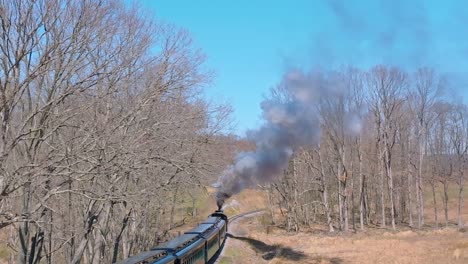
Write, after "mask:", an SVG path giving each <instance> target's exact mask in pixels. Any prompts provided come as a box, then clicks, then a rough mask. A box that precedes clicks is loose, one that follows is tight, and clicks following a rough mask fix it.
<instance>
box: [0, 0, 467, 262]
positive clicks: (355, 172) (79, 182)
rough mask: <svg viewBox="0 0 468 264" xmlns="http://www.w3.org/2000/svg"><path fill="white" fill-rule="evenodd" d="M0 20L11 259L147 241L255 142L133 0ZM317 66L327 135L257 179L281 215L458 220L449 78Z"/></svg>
mask: <svg viewBox="0 0 468 264" xmlns="http://www.w3.org/2000/svg"><path fill="white" fill-rule="evenodd" d="M0 27H1V29H0V54H1V56H0V119H1V125H0V170H1V172H0V242H1V243H0V258H2V259H3V260H6V261H10V262H19V263H31V264H35V263H93V264H96V263H111V262H114V261H116V260H120V259H123V258H126V257H128V256H129V255H133V254H135V253H137V252H140V251H142V250H145V249H148V248H150V247H151V246H154V245H155V244H157V243H158V242H160V241H162V240H164V239H165V238H166V236H167V233H168V231H170V230H171V229H172V228H173V227H174V225H176V220H175V219H176V214H177V213H180V212H179V211H177V210H175V208H176V206H177V205H178V204H179V203H181V200H180V199H178V197H185V198H186V199H185V200H188V201H191V203H192V204H193V206H192V207H191V211H189V212H185V214H186V215H190V216H191V217H193V216H194V215H195V214H196V207H197V206H196V205H195V204H196V201H197V199H198V197H199V196H200V193H203V192H204V190H205V188H206V186H208V185H209V184H210V183H213V182H214V181H215V180H216V179H217V177H218V175H220V174H221V173H222V171H223V170H224V169H225V168H226V167H227V166H228V164H230V162H231V161H232V159H233V157H234V153H235V150H236V149H245V148H246V145H248V144H247V143H246V142H245V141H243V140H239V139H237V138H236V137H233V136H229V135H225V133H226V131H229V129H228V128H229V127H230V126H231V119H230V113H231V109H230V107H229V105H224V104H215V103H212V102H208V101H206V100H204V99H202V96H201V94H202V92H203V89H204V88H205V87H206V86H207V85H209V84H210V82H211V79H212V74H211V72H210V71H208V70H206V67H205V66H204V64H203V62H204V56H203V54H202V53H201V51H199V50H197V49H196V48H194V47H193V45H192V43H191V38H190V35H189V34H188V33H187V32H186V31H184V30H182V29H178V28H176V27H174V26H172V25H170V24H166V23H164V22H162V21H154V20H151V19H148V18H146V17H145V16H144V15H142V12H141V10H140V9H138V8H128V7H126V6H125V5H124V4H123V3H121V2H119V1H110V0H102V1H93V0H84V1H67V0H54V1H49V0H36V1H22V0H0ZM214 70H216V69H214ZM310 74H312V75H314V76H315V77H314V78H318V79H319V80H320V83H321V84H323V85H325V86H332V87H339V90H340V91H341V92H340V93H339V94H337V95H336V96H333V97H330V98H327V99H326V100H322V101H321V102H320V104H318V105H317V106H316V110H317V111H318V112H319V116H320V120H319V123H317V126H320V128H321V134H320V143H319V144H317V145H314V146H303V147H302V148H300V149H296V150H295V152H294V155H293V159H291V161H290V163H289V168H288V170H287V171H285V173H284V174H285V175H284V177H282V178H281V180H279V181H277V182H274V183H271V184H269V185H266V186H259V188H263V189H264V190H265V191H266V192H267V194H268V197H269V202H270V203H271V206H270V208H272V210H271V215H272V220H273V221H274V222H275V224H278V225H279V224H284V226H285V227H286V229H287V230H289V231H295V232H297V231H299V230H300V229H301V228H302V227H305V226H307V225H310V224H312V223H322V224H324V225H326V226H327V227H328V228H329V230H330V231H334V230H336V229H339V230H342V231H348V230H351V229H356V230H359V229H365V228H366V227H367V226H371V225H372V226H375V225H378V226H382V227H388V228H393V229H397V228H398V227H399V226H401V225H406V226H407V225H410V226H413V227H416V228H421V227H424V226H426V225H427V224H428V223H430V225H431V226H434V227H437V226H439V225H440V226H441V225H449V224H454V223H455V224H456V225H458V226H459V227H460V228H461V227H463V224H464V223H463V220H464V219H462V213H463V212H462V209H463V202H464V201H463V192H464V184H465V183H464V177H465V166H466V160H467V158H468V153H467V151H468V108H467V106H466V105H464V104H462V103H460V102H457V101H454V100H452V99H451V98H450V96H449V95H451V93H450V88H451V87H450V80H447V79H446V78H444V76H442V75H441V74H440V73H439V72H437V70H435V69H431V68H420V69H414V70H411V71H410V70H402V69H399V68H395V67H392V66H386V65H379V66H375V67H373V68H371V69H365V70H364V69H357V68H353V67H343V69H341V70H337V71H314V72H312V73H310ZM288 96H290V95H289V94H288V93H287V91H286V90H285V89H283V88H282V86H281V85H278V86H277V87H276V88H274V89H272V90H271V95H270V97H271V99H272V100H288ZM453 186H456V188H457V193H456V194H457V195H456V197H454V196H451V197H450V199H452V200H453V199H456V201H455V202H456V203H457V205H458V216H457V217H456V218H454V219H450V218H449V215H448V204H449V202H453V201H451V200H450V199H449V189H450V188H452V189H453ZM441 193H442V194H443V195H442V197H441V195H440V194H441ZM429 194H430V195H429ZM428 201H430V202H428ZM428 205H431V206H428ZM276 208H278V210H276ZM429 210H431V211H433V214H432V215H433V218H432V219H428V218H427V217H426V218H425V217H424V216H425V215H427V213H426V211H429Z"/></svg>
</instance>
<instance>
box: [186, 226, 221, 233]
mask: <svg viewBox="0 0 468 264" xmlns="http://www.w3.org/2000/svg"><path fill="white" fill-rule="evenodd" d="M213 227H214V225H213V224H200V225H199V226H197V227H195V228H193V229H190V230H189V231H187V232H185V233H200V234H202V233H205V232H206V231H208V230H209V229H212V228H213Z"/></svg>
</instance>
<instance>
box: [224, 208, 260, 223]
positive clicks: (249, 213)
mask: <svg viewBox="0 0 468 264" xmlns="http://www.w3.org/2000/svg"><path fill="white" fill-rule="evenodd" d="M263 211H265V209H258V210H254V211H249V212H245V213H241V214H236V215H233V216H231V217H229V218H228V220H229V221H228V224H231V222H233V221H236V220H237V219H239V218H241V217H244V216H248V215H251V214H256V213H260V212H263Z"/></svg>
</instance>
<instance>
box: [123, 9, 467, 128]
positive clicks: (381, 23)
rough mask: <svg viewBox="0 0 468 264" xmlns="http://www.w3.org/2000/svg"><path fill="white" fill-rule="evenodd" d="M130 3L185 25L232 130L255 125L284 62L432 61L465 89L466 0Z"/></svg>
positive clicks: (211, 91) (412, 64) (412, 65)
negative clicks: (229, 109) (225, 105)
mask: <svg viewBox="0 0 468 264" xmlns="http://www.w3.org/2000/svg"><path fill="white" fill-rule="evenodd" d="M129 1H131V0H129ZM135 2H138V3H139V4H140V5H142V6H143V7H144V8H145V9H147V10H148V11H149V12H151V13H152V14H154V15H155V17H156V18H158V19H162V20H164V21H166V22H169V23H173V24H175V25H177V26H180V27H183V28H186V29H187V30H188V31H190V32H191V35H192V37H193V39H194V41H195V45H196V47H198V48H201V49H202V50H203V51H204V53H205V54H206V55H207V64H206V65H207V67H208V68H210V69H212V70H214V72H215V74H216V76H215V79H214V83H213V84H212V85H211V87H210V88H209V89H208V91H207V95H206V96H207V97H208V98H211V99H212V100H216V101H218V100H224V101H228V102H230V103H231V104H232V105H233V107H234V111H235V112H234V118H235V120H236V122H237V123H238V126H237V133H238V134H239V135H242V134H243V133H244V132H245V131H246V130H247V129H254V128H256V127H257V126H258V124H259V123H260V102H261V101H262V99H263V96H264V95H265V94H267V93H268V90H269V89H270V88H271V87H272V86H274V85H275V84H277V83H278V82H279V80H280V79H281V77H282V74H283V73H284V72H285V70H286V69H288V68H289V67H303V68H310V67H314V66H320V67H323V68H336V67H339V66H341V65H345V64H351V65H354V66H358V67H363V68H368V67H370V66H372V65H375V64H379V63H385V64H391V65H397V66H400V67H403V68H405V69H408V70H411V69H414V68H415V67H417V66H420V65H424V66H431V67H434V68H436V69H437V70H439V72H443V73H446V74H449V75H450V76H452V77H451V78H452V79H453V80H454V81H453V82H452V83H453V84H454V85H455V86H457V88H458V90H459V91H460V94H461V95H463V96H464V97H466V95H468V92H466V91H465V90H468V86H466V87H467V88H465V84H468V81H466V80H468V77H465V76H468V74H467V72H468V1H464V0H459V1H450V0H447V1H444V0H438V1H436V0H432V1H431V0H426V1H424V0H398V1H396V0H393V1H392V0H381V1H377V0H353V1H351V0H341V1H340V0H290V1H286V0H277V1H275V0H269V1H267V0H250V1H249V0H210V1H209V0H135Z"/></svg>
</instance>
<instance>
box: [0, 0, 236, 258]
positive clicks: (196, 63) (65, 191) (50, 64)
mask: <svg viewBox="0 0 468 264" xmlns="http://www.w3.org/2000/svg"><path fill="white" fill-rule="evenodd" d="M142 13H143V12H142V10H140V9H139V8H135V7H126V6H125V5H124V4H123V3H122V2H120V1H115V0H100V1H94V0H83V1H67V0H35V1H32V0H31V1H23V0H0V54H1V55H0V121H1V125H0V170H1V172H0V240H1V242H2V243H0V246H1V247H2V251H3V252H5V251H7V252H10V253H11V254H10V255H9V256H5V255H3V256H2V258H5V257H6V258H9V261H10V262H15V263H16V262H19V263H31V264H32V263H111V262H114V261H115V260H117V259H123V258H125V257H127V256H128V255H129V254H130V255H133V254H135V253H138V252H140V251H142V250H145V249H148V248H150V247H152V246H154V245H155V244H157V243H158V240H159V239H164V237H165V234H166V232H167V231H168V230H169V229H170V228H171V227H172V225H173V224H174V207H175V203H176V199H175V198H174V197H176V195H181V196H187V197H188V196H191V193H195V192H197V191H199V190H202V189H203V188H204V187H203V186H205V185H206V182H207V179H213V178H216V176H217V175H219V173H220V171H222V169H224V167H225V166H226V165H227V163H228V162H229V159H230V157H231V156H232V155H231V152H232V150H231V149H230V147H229V145H230V143H233V140H232V139H229V138H226V137H223V136H220V132H221V131H222V130H224V129H226V127H227V126H228V125H229V114H230V108H229V107H228V106H226V105H221V104H216V105H215V104H212V103H209V102H207V101H204V100H202V98H201V97H200V93H201V91H202V89H203V88H204V87H206V85H207V84H208V83H209V82H210V77H211V74H210V72H209V71H206V70H205V67H204V66H203V61H204V56H203V54H202V53H201V52H200V51H198V50H197V49H195V48H193V47H192V43H191V39H190V36H189V35H188V33H187V32H185V31H184V30H181V29H177V28H175V27H173V26H171V25H168V24H165V23H163V22H160V21H156V22H155V21H153V20H150V19H147V18H145V17H144V15H142ZM214 175H216V176H214ZM3 254H5V253H3Z"/></svg>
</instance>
